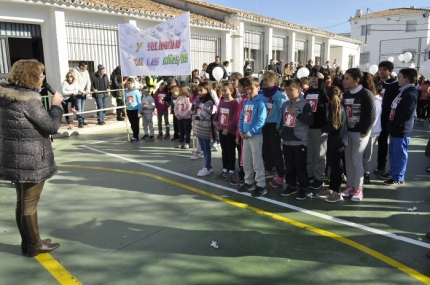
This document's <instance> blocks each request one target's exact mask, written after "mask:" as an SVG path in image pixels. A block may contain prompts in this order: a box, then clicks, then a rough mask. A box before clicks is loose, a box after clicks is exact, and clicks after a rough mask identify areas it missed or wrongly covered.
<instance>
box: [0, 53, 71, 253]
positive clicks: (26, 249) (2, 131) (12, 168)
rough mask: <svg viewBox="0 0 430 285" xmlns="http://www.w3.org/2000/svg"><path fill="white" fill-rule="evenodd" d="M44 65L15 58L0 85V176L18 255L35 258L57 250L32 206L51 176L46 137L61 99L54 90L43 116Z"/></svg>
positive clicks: (54, 170)
mask: <svg viewBox="0 0 430 285" xmlns="http://www.w3.org/2000/svg"><path fill="white" fill-rule="evenodd" d="M44 69H45V67H44V66H43V64H42V63H40V62H37V61H36V60H19V61H17V62H16V63H15V64H14V65H13V66H12V69H11V72H10V73H9V75H8V78H7V81H8V83H2V84H1V85H0V142H1V143H0V178H2V179H4V180H9V181H12V182H14V184H15V189H16V193H17V202H16V211H15V217H16V223H17V226H18V229H19V232H20V234H21V239H22V242H21V250H22V254H27V255H28V256H30V257H31V256H35V255H37V254H39V253H45V252H50V251H52V250H54V249H56V248H57V247H59V246H60V244H58V243H51V240H50V239H47V240H41V239H40V236H39V228H38V222H37V204H38V202H39V199H40V194H41V193H42V190H43V186H44V184H45V181H46V180H47V179H49V178H51V177H52V176H53V175H55V174H56V173H57V166H56V164H55V161H54V153H53V151H52V146H51V141H50V137H49V136H50V135H52V134H56V133H57V131H58V129H59V127H60V124H61V117H62V115H63V108H62V107H61V102H62V101H63V97H62V96H61V94H60V93H58V92H56V93H55V94H54V96H53V97H52V101H51V109H50V111H49V112H47V111H46V110H45V108H44V106H43V104H42V98H41V96H40V95H39V91H40V90H41V88H42V84H43V80H44V79H45V76H44V75H43V72H44Z"/></svg>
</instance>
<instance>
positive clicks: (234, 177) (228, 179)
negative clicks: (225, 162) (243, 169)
mask: <svg viewBox="0 0 430 285" xmlns="http://www.w3.org/2000/svg"><path fill="white" fill-rule="evenodd" d="M234 179H236V176H235V175H234V172H230V171H229V172H228V174H227V177H226V178H225V181H227V182H230V181H231V180H234Z"/></svg>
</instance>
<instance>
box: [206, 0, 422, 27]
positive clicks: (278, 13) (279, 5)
mask: <svg viewBox="0 0 430 285" xmlns="http://www.w3.org/2000/svg"><path fill="white" fill-rule="evenodd" d="M205 2H210V3H213V4H218V5H223V6H227V7H231V8H236V9H241V10H245V11H249V12H252V13H255V14H259V15H263V16H266V17H271V18H275V19H278V20H283V21H287V22H292V23H296V24H301V25H304V26H309V27H313V28H318V29H322V30H326V31H329V32H332V33H349V32H350V30H351V27H350V23H349V21H348V20H349V17H351V16H354V15H355V12H356V11H357V10H359V9H361V11H362V13H363V14H366V13H367V11H368V12H369V14H370V13H372V12H378V11H382V10H387V9H393V8H403V7H408V8H409V7H410V6H415V7H416V8H426V9H430V0H416V1H410V2H409V1H405V0H403V1H399V0H352V1H345V0H326V1H321V0H310V1H298V0H294V1H292V0H206V1H205Z"/></svg>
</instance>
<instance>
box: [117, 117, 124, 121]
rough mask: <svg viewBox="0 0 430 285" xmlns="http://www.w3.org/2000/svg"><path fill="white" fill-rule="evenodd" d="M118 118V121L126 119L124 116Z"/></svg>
mask: <svg viewBox="0 0 430 285" xmlns="http://www.w3.org/2000/svg"><path fill="white" fill-rule="evenodd" d="M116 120H117V121H124V118H123V117H118V118H116Z"/></svg>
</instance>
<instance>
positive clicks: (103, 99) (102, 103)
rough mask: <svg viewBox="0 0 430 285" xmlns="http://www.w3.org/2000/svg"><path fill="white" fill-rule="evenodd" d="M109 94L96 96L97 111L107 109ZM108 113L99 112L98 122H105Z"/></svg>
mask: <svg viewBox="0 0 430 285" xmlns="http://www.w3.org/2000/svg"><path fill="white" fill-rule="evenodd" d="M107 98H108V96H107V94H106V93H101V94H96V103H97V109H105V108H106V105H107ZM105 115H106V111H99V112H97V121H99V122H103V121H104V120H105Z"/></svg>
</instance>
